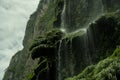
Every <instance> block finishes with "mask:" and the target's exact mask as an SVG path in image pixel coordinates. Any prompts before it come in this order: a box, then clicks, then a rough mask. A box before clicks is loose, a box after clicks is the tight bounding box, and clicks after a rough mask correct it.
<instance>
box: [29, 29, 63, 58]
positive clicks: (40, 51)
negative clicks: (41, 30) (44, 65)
mask: <svg viewBox="0 0 120 80" xmlns="http://www.w3.org/2000/svg"><path fill="white" fill-rule="evenodd" d="M63 35H64V34H63V33H62V32H61V31H60V30H59V29H53V30H51V31H48V32H46V33H45V34H44V35H42V36H40V37H38V38H37V39H35V40H34V42H33V44H32V45H31V47H30V48H29V50H30V53H31V55H32V59H35V58H39V57H40V56H51V55H54V52H55V48H56V44H57V43H58V42H59V40H60V39H61V38H62V37H63Z"/></svg>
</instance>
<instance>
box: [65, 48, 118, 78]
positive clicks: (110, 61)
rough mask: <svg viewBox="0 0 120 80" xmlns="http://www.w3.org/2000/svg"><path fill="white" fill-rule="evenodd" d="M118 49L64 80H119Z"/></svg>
mask: <svg viewBox="0 0 120 80" xmlns="http://www.w3.org/2000/svg"><path fill="white" fill-rule="evenodd" d="M119 55H120V48H117V49H116V50H115V51H114V53H113V55H112V56H110V57H108V58H106V59H104V60H102V61H100V62H99V63H98V64H96V65H92V66H89V67H87V68H86V69H85V70H83V72H82V73H80V74H79V75H77V76H75V77H73V78H67V79H65V80H119V79H120V77H119V76H120V56H119Z"/></svg>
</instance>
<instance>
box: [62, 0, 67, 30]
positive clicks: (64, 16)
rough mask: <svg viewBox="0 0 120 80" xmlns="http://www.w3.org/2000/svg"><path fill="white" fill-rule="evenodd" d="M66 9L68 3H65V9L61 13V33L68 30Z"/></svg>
mask: <svg viewBox="0 0 120 80" xmlns="http://www.w3.org/2000/svg"><path fill="white" fill-rule="evenodd" d="M65 9H66V1H64V7H63V11H62V13H61V31H63V32H66V28H65V18H66V15H65Z"/></svg>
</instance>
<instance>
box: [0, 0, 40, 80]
mask: <svg viewBox="0 0 120 80" xmlns="http://www.w3.org/2000/svg"><path fill="white" fill-rule="evenodd" d="M38 3H39V0H0V80H2V78H3V75H4V72H5V69H6V68H7V67H8V65H9V62H10V59H11V57H12V56H13V55H14V54H15V53H16V52H17V51H19V50H21V49H22V48H23V46H22V41H23V38H24V34H25V29H26V24H27V21H28V19H29V16H30V14H32V13H33V12H34V11H35V10H36V8H37V6H38Z"/></svg>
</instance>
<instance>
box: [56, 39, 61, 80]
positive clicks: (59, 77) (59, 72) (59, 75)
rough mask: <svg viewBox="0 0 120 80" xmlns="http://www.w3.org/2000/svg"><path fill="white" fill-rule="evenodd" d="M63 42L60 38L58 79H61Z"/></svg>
mask: <svg viewBox="0 0 120 80" xmlns="http://www.w3.org/2000/svg"><path fill="white" fill-rule="evenodd" d="M61 44H62V40H60V43H59V47H58V66H57V73H58V75H57V76H58V80H61Z"/></svg>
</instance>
